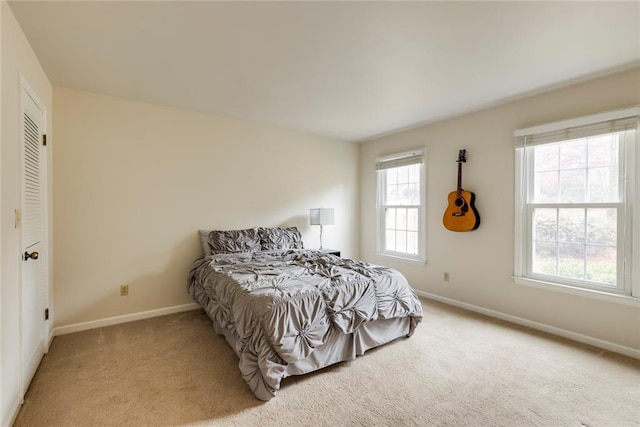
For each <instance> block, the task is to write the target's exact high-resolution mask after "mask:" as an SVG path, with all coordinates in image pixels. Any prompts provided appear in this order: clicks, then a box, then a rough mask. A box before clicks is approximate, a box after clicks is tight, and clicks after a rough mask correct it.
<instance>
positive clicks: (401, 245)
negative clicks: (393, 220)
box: [396, 230, 407, 252]
mask: <svg viewBox="0 0 640 427" xmlns="http://www.w3.org/2000/svg"><path fill="white" fill-rule="evenodd" d="M396 251H398V252H407V232H406V231H400V230H398V231H397V232H396Z"/></svg>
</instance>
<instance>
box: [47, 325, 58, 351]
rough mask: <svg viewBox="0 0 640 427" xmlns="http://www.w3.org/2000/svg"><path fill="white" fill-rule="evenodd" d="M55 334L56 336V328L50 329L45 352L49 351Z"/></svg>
mask: <svg viewBox="0 0 640 427" xmlns="http://www.w3.org/2000/svg"><path fill="white" fill-rule="evenodd" d="M55 336H56V328H51V329H50V330H49V338H48V340H47V344H46V346H45V347H44V352H45V354H46V353H49V349H50V348H51V343H52V342H53V338H55Z"/></svg>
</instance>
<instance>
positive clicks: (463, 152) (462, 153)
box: [458, 150, 467, 163]
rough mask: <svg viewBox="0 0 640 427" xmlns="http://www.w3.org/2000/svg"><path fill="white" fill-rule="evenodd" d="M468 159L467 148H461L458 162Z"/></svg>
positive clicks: (464, 161)
mask: <svg viewBox="0 0 640 427" xmlns="http://www.w3.org/2000/svg"><path fill="white" fill-rule="evenodd" d="M466 161H467V150H460V151H459V152H458V163H466Z"/></svg>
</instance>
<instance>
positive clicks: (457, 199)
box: [442, 150, 480, 231]
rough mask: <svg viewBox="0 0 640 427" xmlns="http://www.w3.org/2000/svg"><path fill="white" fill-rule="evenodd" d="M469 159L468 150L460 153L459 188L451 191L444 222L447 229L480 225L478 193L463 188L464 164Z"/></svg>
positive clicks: (458, 229)
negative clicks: (476, 201)
mask: <svg viewBox="0 0 640 427" xmlns="http://www.w3.org/2000/svg"><path fill="white" fill-rule="evenodd" d="M466 161H467V150H460V152H459V153H458V189H457V190H456V191H452V192H451V193H449V205H448V206H447V210H446V211H445V212H444V217H443V218H442V222H443V223H444V226H445V228H446V229H447V230H451V231H472V230H475V229H476V228H478V227H479V226H480V215H479V214H478V210H477V209H476V207H475V205H474V203H475V200H476V195H475V194H473V193H472V192H471V191H465V190H463V189H462V164H463V163H465V162H466Z"/></svg>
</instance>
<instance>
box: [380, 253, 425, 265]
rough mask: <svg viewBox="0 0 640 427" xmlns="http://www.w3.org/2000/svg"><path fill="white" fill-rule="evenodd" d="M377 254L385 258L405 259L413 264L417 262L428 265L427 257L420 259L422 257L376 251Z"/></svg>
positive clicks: (417, 263)
mask: <svg viewBox="0 0 640 427" xmlns="http://www.w3.org/2000/svg"><path fill="white" fill-rule="evenodd" d="M376 255H378V256H381V257H384V258H391V259H394V260H398V261H405V262H408V263H411V264H416V265H427V260H426V259H420V258H408V257H404V256H402V255H396V254H390V253H385V252H376Z"/></svg>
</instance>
